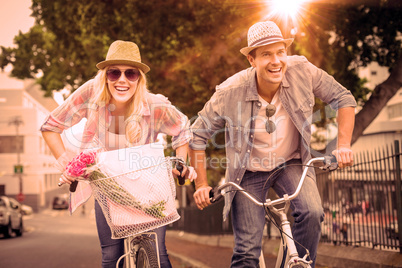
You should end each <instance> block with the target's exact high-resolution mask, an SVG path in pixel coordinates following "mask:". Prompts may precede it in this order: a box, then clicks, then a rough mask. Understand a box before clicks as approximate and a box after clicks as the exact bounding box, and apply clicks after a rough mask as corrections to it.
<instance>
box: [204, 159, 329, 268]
mask: <svg viewBox="0 0 402 268" xmlns="http://www.w3.org/2000/svg"><path fill="white" fill-rule="evenodd" d="M334 160H335V161H334ZM320 161H322V162H324V166H323V167H321V169H324V170H334V169H336V168H337V166H334V163H336V159H335V158H334V157H333V156H325V157H316V158H313V159H310V160H309V161H308V162H307V164H306V167H305V168H304V170H303V173H302V176H301V178H300V182H299V184H298V186H297V188H296V191H295V192H294V193H293V194H292V195H290V196H289V195H287V194H285V195H284V196H283V197H282V198H279V199H276V200H273V201H272V200H270V199H266V200H265V202H260V201H258V200H256V199H255V198H254V197H253V196H251V195H250V194H249V193H247V192H246V191H244V189H243V188H242V187H241V186H239V185H238V184H236V183H234V182H228V183H225V184H223V185H221V186H219V187H217V188H216V190H214V191H213V192H214V196H213V197H212V196H211V202H215V201H216V200H218V199H219V198H220V196H221V195H225V191H224V189H225V188H228V187H233V188H235V190H238V191H240V192H241V193H242V194H244V195H245V196H246V197H247V198H248V199H249V200H251V201H252V202H253V203H254V204H256V205H258V206H261V207H268V208H269V210H270V211H271V212H273V213H275V214H276V215H278V216H279V218H280V221H281V226H280V229H282V231H281V233H282V234H283V235H282V236H281V237H282V238H281V243H282V245H283V246H281V247H280V252H279V254H278V258H277V262H276V266H275V267H280V266H281V264H282V259H283V248H284V246H285V247H287V252H286V255H287V257H286V261H285V267H286V268H287V267H289V268H291V267H310V264H311V263H312V261H308V260H307V257H308V256H309V253H308V251H307V254H306V255H305V256H304V257H303V258H301V257H299V254H298V252H297V249H296V245H295V242H294V240H293V236H292V230H291V227H290V222H289V221H288V218H287V212H288V210H289V207H290V201H291V200H293V199H295V198H296V197H297V196H298V195H299V193H300V190H301V188H302V186H303V183H304V180H305V178H306V175H307V171H308V168H309V167H310V166H311V164H313V163H314V162H320ZM215 195H217V196H215ZM281 205H282V207H279V206H281ZM262 256H263V255H262V251H261V256H260V267H261V268H265V263H264V261H263V260H264V259H263V257H262Z"/></svg>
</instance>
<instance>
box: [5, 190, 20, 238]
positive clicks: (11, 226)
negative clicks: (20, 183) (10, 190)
mask: <svg viewBox="0 0 402 268" xmlns="http://www.w3.org/2000/svg"><path fill="white" fill-rule="evenodd" d="M23 226H24V225H23V220H22V210H21V204H20V203H19V202H18V201H17V200H15V199H14V198H11V197H7V196H0V230H1V233H3V234H4V236H5V237H11V236H12V233H13V232H14V233H15V234H16V235H17V236H22V233H23V231H24V227H23Z"/></svg>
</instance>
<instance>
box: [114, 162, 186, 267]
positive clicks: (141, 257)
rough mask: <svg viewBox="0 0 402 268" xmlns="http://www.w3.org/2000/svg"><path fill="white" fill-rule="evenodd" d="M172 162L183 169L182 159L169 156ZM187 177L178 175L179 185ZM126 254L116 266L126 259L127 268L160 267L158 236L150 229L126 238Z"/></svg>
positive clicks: (178, 168) (180, 169) (177, 167)
mask: <svg viewBox="0 0 402 268" xmlns="http://www.w3.org/2000/svg"><path fill="white" fill-rule="evenodd" d="M168 159H169V161H170V162H172V163H175V165H176V169H177V170H178V171H180V173H181V172H182V170H183V166H185V163H184V161H183V160H182V159H180V158H176V157H169V158H168ZM184 182H185V178H184V177H182V176H178V183H179V185H183V184H184ZM124 252H125V253H124V254H123V255H122V256H121V257H120V258H119V259H118V261H117V263H116V268H119V264H120V262H121V261H122V260H123V259H124V266H125V268H160V259H159V248H158V236H157V234H156V233H155V232H152V231H149V232H144V233H140V234H136V235H132V236H128V237H126V238H124Z"/></svg>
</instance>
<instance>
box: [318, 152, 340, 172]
mask: <svg viewBox="0 0 402 268" xmlns="http://www.w3.org/2000/svg"><path fill="white" fill-rule="evenodd" d="M337 168H338V161H337V160H336V157H335V155H333V154H330V155H327V156H324V166H322V167H320V169H322V170H329V171H334V170H335V169H337Z"/></svg>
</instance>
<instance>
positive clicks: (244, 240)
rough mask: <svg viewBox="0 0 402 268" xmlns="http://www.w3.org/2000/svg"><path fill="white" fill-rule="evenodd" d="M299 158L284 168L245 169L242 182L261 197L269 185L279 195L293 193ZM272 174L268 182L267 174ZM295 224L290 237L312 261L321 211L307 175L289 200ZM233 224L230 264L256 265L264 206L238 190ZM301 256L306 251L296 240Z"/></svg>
mask: <svg viewBox="0 0 402 268" xmlns="http://www.w3.org/2000/svg"><path fill="white" fill-rule="evenodd" d="M300 164H301V161H300V160H299V159H294V160H290V161H288V162H286V163H285V164H284V165H285V166H286V167H285V168H283V169H281V170H279V171H278V172H275V171H276V169H274V170H273V171H270V172H251V171H246V173H245V174H244V177H243V180H242V182H241V184H240V185H241V186H242V187H243V188H244V189H246V190H247V191H248V192H250V193H252V194H253V195H255V196H257V197H258V198H260V199H261V200H265V199H266V193H267V191H268V189H269V188H270V187H272V188H273V189H274V190H275V192H276V193H277V195H278V196H279V197H282V196H283V195H284V194H289V195H290V194H293V193H294V192H295V190H296V188H297V185H298V183H299V180H300V178H301V174H302V171H303V170H302V167H301V166H300ZM271 174H274V175H273V176H272V177H271V178H270V179H269V181H268V182H266V180H267V178H268V177H269V176H270V175H271ZM290 207H291V209H292V216H293V217H294V224H293V227H292V233H293V237H294V239H295V240H296V241H298V242H299V243H301V244H302V245H303V246H304V247H306V248H307V249H308V250H309V252H310V258H311V259H312V260H313V264H312V267H314V265H315V258H316V255H317V247H318V242H319V240H320V234H321V226H320V225H321V222H322V221H323V220H324V211H323V209H322V205H321V198H320V195H319V192H318V189H317V185H316V182H315V179H313V178H311V177H306V179H305V181H304V184H303V187H302V188H301V192H300V194H299V195H298V197H297V198H296V199H294V200H292V201H291V205H290ZM231 213H232V225H233V232H234V237H235V246H234V250H233V256H232V264H231V267H258V258H259V256H260V254H261V243H262V236H263V231H264V224H265V212H264V208H262V207H259V206H257V205H255V204H254V203H252V202H251V201H250V200H249V199H248V198H247V197H245V196H244V195H243V194H241V193H239V192H237V193H236V195H235V197H234V200H233V203H232V211H231ZM296 247H297V251H298V252H299V255H300V256H302V257H303V256H304V255H305V254H306V251H305V249H304V248H303V247H301V246H299V245H298V244H297V243H296Z"/></svg>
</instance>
